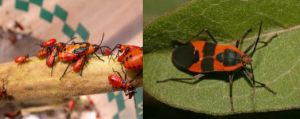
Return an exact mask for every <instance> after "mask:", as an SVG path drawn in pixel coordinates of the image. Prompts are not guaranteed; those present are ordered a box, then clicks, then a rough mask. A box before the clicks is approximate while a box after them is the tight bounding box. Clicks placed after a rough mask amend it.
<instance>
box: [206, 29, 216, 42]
mask: <svg viewBox="0 0 300 119" xmlns="http://www.w3.org/2000/svg"><path fill="white" fill-rule="evenodd" d="M204 31H205V32H206V33H207V34H208V36H209V37H210V38H211V39H212V40H213V41H214V43H215V44H218V41H217V40H216V39H215V38H214V36H213V35H212V34H211V33H210V32H209V30H207V29H204Z"/></svg>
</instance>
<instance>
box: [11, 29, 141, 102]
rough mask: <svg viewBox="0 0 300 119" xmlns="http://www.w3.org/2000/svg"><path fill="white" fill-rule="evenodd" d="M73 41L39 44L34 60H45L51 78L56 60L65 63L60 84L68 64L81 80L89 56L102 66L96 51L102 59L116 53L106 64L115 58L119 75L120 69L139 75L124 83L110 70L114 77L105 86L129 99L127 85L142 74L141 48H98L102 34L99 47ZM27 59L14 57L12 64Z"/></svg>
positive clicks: (122, 46) (119, 46) (129, 87)
mask: <svg viewBox="0 0 300 119" xmlns="http://www.w3.org/2000/svg"><path fill="white" fill-rule="evenodd" d="M73 39H75V38H73ZM73 39H70V40H69V41H68V42H66V43H63V42H58V43H57V40H56V39H50V40H47V41H45V42H43V43H41V44H37V45H39V46H40V47H41V50H40V51H39V52H38V53H37V55H36V56H37V57H38V58H40V59H42V58H47V59H46V65H47V66H48V67H50V68H52V70H51V76H52V73H53V66H54V65H55V60H56V59H58V60H60V61H63V62H69V64H68V66H67V68H66V69H65V71H64V72H63V74H62V76H61V77H60V78H59V80H61V79H62V78H63V76H64V75H65V74H66V71H67V70H68V68H69V67H70V65H71V64H72V63H74V65H73V71H75V72H79V71H80V76H82V71H83V68H84V66H85V64H86V62H87V61H88V57H89V55H96V57H97V58H98V59H99V60H100V61H103V62H104V60H103V59H101V58H100V57H99V56H98V55H97V54H96V52H97V51H100V52H101V54H102V55H103V56H108V57H109V56H111V53H112V52H113V51H114V50H118V52H117V55H116V57H113V56H111V57H110V58H109V60H111V59H113V60H115V59H116V58H118V62H120V64H121V65H122V71H123V72H124V70H123V67H125V68H126V69H128V70H140V72H139V73H138V74H137V75H136V76H135V78H134V79H133V80H131V81H129V82H127V81H126V76H125V79H123V78H122V76H121V75H120V73H119V72H117V71H114V70H113V72H115V73H116V72H117V73H118V75H110V76H109V77H108V79H109V82H110V83H111V84H112V85H113V87H116V88H122V89H124V91H125V94H126V95H129V97H130V98H131V97H132V96H133V95H134V94H135V93H136V91H135V88H134V87H133V86H132V85H131V84H130V83H131V82H132V81H134V80H135V79H136V78H137V76H138V75H139V74H141V73H142V68H143V47H138V46H134V45H121V44H118V45H116V46H115V47H114V48H113V49H112V50H111V48H110V47H108V46H101V44H102V42H103V39H104V33H103V36H102V40H101V42H100V44H91V43H89V42H74V41H73ZM71 41H72V42H71ZM69 42H71V43H69ZM57 57H58V58H57ZM28 58H29V54H26V55H23V56H18V57H16V58H15V62H16V63H19V64H20V63H25V62H26V61H27V60H28ZM124 73H125V72H124ZM125 75H126V74H125Z"/></svg>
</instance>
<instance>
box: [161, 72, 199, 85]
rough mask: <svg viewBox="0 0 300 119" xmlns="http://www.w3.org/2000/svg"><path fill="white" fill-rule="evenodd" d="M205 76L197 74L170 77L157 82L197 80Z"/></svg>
mask: <svg viewBox="0 0 300 119" xmlns="http://www.w3.org/2000/svg"><path fill="white" fill-rule="evenodd" d="M203 76H204V75H203V74H197V75H195V76H193V78H169V79H164V80H159V81H156V83H164V82H168V81H182V80H197V79H201V78H202V77H203ZM192 84H194V83H192Z"/></svg>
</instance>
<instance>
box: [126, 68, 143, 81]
mask: <svg viewBox="0 0 300 119" xmlns="http://www.w3.org/2000/svg"><path fill="white" fill-rule="evenodd" d="M142 72H143V70H141V71H140V72H139V73H138V74H137V75H135V77H134V78H133V79H132V80H131V81H130V82H129V83H131V82H133V81H134V80H136V78H137V77H138V76H139V75H140V74H141V73H142Z"/></svg>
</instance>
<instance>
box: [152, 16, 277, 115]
mask: <svg viewBox="0 0 300 119" xmlns="http://www.w3.org/2000/svg"><path fill="white" fill-rule="evenodd" d="M261 29H262V22H261V24H260V27H259V32H258V36H257V39H256V41H255V42H253V43H252V44H251V45H250V46H249V47H248V48H247V49H246V50H245V51H244V52H242V51H241V50H240V49H238V48H239V44H240V41H243V39H244V38H245V37H246V36H247V34H248V33H249V32H251V30H252V29H249V30H248V31H246V32H245V33H244V35H243V36H242V37H241V39H238V40H237V41H236V45H235V46H232V45H223V44H218V42H217V41H216V40H215V38H214V37H213V35H212V34H211V33H210V32H209V31H208V30H206V29H204V30H202V31H201V32H200V33H198V34H197V35H196V36H194V37H192V38H191V39H190V40H189V42H182V41H176V42H174V43H177V44H179V46H178V47H177V48H175V50H174V51H173V54H172V62H173V65H174V66H175V67H177V68H178V69H179V70H181V71H184V72H191V73H197V74H198V75H195V76H194V78H191V79H200V78H201V77H202V76H204V74H207V73H211V72H228V73H229V82H230V104H231V111H234V108H233V99H232V85H233V77H234V71H236V70H238V69H242V71H243V73H244V74H245V75H246V77H247V79H248V80H250V81H251V80H252V88H253V101H254V99H255V83H258V84H260V85H262V86H263V87H265V88H266V89H267V90H268V91H270V92H272V93H273V94H276V92H274V91H273V90H271V89H270V88H269V87H267V86H266V85H265V84H263V83H261V82H258V81H256V80H255V78H254V73H253V68H252V64H251V62H252V59H251V58H252V56H253V55H254V53H255V51H256V47H257V44H258V42H259V37H260V33H261ZM203 32H206V33H207V34H208V36H209V37H210V38H211V39H212V40H213V42H214V43H210V42H205V41H195V42H191V41H192V40H193V39H194V38H196V37H198V36H199V35H200V34H201V33H203ZM272 38H274V37H272ZM269 41H271V40H269ZM251 49H253V50H252V52H251V53H250V54H248V52H249V51H250V50H251ZM246 65H250V70H249V69H248V68H246ZM167 80H169V79H167ZM167 80H161V81H157V83H160V82H165V81H167ZM171 80H174V79H171ZM178 80H190V79H178Z"/></svg>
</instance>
